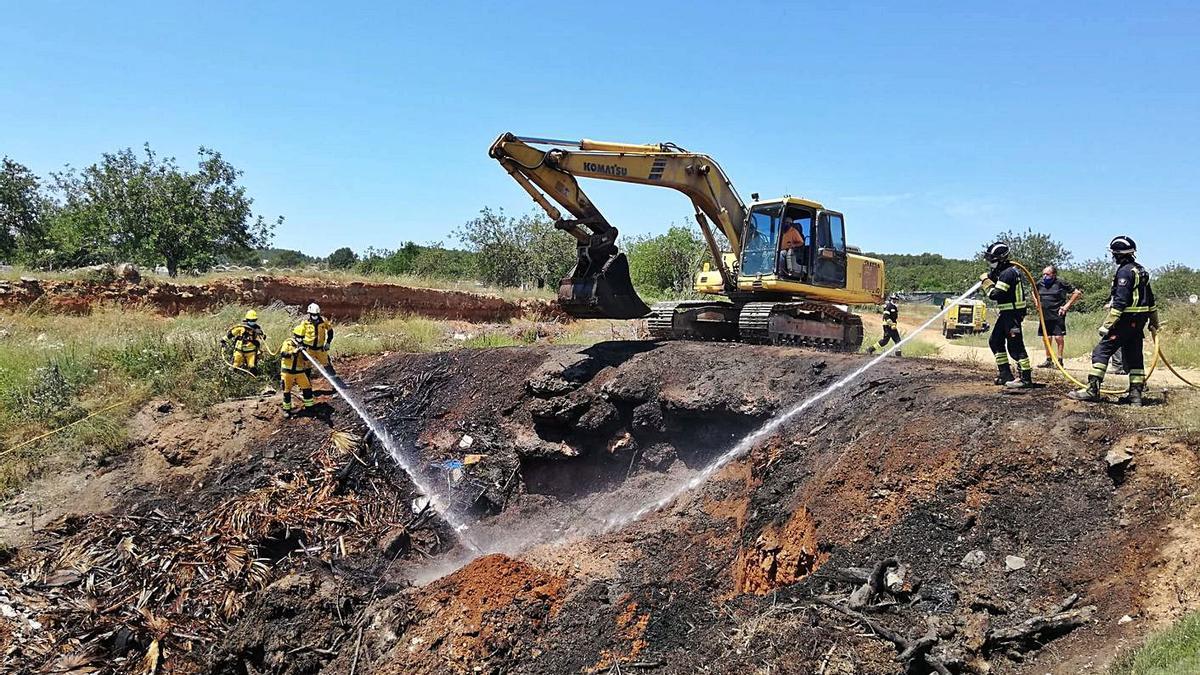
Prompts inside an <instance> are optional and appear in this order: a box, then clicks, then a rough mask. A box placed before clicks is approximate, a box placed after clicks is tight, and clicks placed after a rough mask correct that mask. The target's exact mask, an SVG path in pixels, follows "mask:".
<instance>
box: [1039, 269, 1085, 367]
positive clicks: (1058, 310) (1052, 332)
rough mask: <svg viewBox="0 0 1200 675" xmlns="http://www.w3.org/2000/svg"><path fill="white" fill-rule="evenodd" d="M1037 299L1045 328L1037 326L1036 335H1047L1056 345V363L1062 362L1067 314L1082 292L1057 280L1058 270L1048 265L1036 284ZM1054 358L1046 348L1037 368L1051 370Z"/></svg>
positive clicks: (1048, 348)
mask: <svg viewBox="0 0 1200 675" xmlns="http://www.w3.org/2000/svg"><path fill="white" fill-rule="evenodd" d="M1037 292H1038V297H1039V298H1041V301H1042V313H1043V314H1044V315H1045V316H1046V326H1045V328H1044V329H1043V327H1042V326H1041V325H1039V326H1038V335H1039V336H1040V335H1043V334H1045V335H1049V336H1050V339H1051V340H1053V341H1054V343H1055V344H1056V345H1058V362H1059V363H1062V360H1063V342H1064V341H1065V339H1066V335H1067V312H1068V311H1070V309H1071V306H1072V305H1074V304H1075V303H1076V302H1077V301H1078V300H1079V298H1080V297H1081V296H1082V295H1083V291H1081V290H1079V289H1077V288H1075V287H1074V286H1072V285H1071V284H1070V283H1068V282H1066V281H1063V280H1062V279H1059V278H1058V268H1057V267H1055V266H1054V265H1050V266H1049V267H1047V268H1046V269H1044V270H1042V280H1041V281H1039V282H1038V287H1037ZM1053 358H1054V357H1053V356H1052V355H1051V354H1050V347H1049V346H1047V347H1046V360H1045V361H1043V362H1042V363H1041V365H1039V366H1038V367H1039V368H1053V367H1054V361H1053V360H1052V359H1053Z"/></svg>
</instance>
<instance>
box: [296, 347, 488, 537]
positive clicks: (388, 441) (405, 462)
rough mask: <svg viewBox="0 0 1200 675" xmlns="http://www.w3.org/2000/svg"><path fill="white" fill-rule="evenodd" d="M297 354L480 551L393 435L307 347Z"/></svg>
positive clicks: (458, 533)
mask: <svg viewBox="0 0 1200 675" xmlns="http://www.w3.org/2000/svg"><path fill="white" fill-rule="evenodd" d="M300 353H301V354H304V358H306V359H308V362H309V363H311V364H312V365H313V367H314V368H316V369H317V372H319V373H320V374H321V377H323V378H325V380H326V381H327V382H329V384H330V386H332V387H333V388H334V390H336V391H337V393H338V396H341V397H342V400H343V401H345V402H346V403H347V404H348V405H349V406H350V407H351V408H352V409H353V410H354V412H355V413H357V414H358V416H359V417H360V418H362V421H363V423H365V424H366V425H367V428H368V429H370V431H371V433H372V434H374V435H375V438H377V439H379V442H380V443H382V444H383V447H384V449H385V450H387V452H388V454H389V455H391V457H392V460H393V461H395V462H396V465H397V466H399V467H400V468H401V469H403V470H404V473H406V474H408V478H409V480H410V481H412V484H413V485H414V486H415V487H416V488H417V490H418V491H420V492H421V494H422V495H424V496H425V498H426V499H428V500H429V506H430V508H432V509H433V510H434V511H436V512H437V513H438V515H440V516H441V517H442V519H443V520H445V521H446V523H447V524H448V525H449V526H450V528H451V529H452V530H454V534H455V535H456V536H457V537H458V538H459V540H460V541H461V542H462V543H463V545H464V546H466V547H467V548H469V549H471V550H472V551H474V552H476V553H481V552H482V551H480V549H479V547H478V546H476V545H475V544H474V542H472V541H471V540H470V538H469V537H467V527H468V526H467V523H466V522H465V521H463V519H462V518H461V517H459V515H458V514H457V513H455V512H454V509H453V508H452V507H451V506H450V504H449V503H447V502H446V500H445V499H444V498H443V497H442V495H440V494H439V493H438V492H437V491H436V490H434V489H433V485H432V484H430V483H429V481H428V480H426V479H425V477H424V476H423V475H422V474H421V471H420V468H419V467H417V466H415V465H414V464H413V462H412V460H411V459H410V458H409V457H407V456H406V455H405V454H404V453H403V452H400V447H399V445H398V444H397V443H396V441H395V440H394V439H393V438H392V435H391V434H390V433H388V430H387V429H385V428H384V427H383V425H381V424H380V423H379V422H378V421H376V419H375V418H374V417H372V416H371V414H370V413H368V412H367V409H366V407H365V406H363V404H362V403H361V402H360V401H359V400H358V399H357V398H355V397H354V395H353V394H351V393H350V391H349V390H348V389H346V388H345V387H343V386H342V385H341V383H340V382H338V380H337V379H336V378H334V377H333V376H331V375H330V374H329V371H327V370H325V368H323V367H322V366H321V364H319V363H317V361H316V359H314V358H313V357H312V356H311V355H310V354H309V353H308V351H307V350H301V352H300Z"/></svg>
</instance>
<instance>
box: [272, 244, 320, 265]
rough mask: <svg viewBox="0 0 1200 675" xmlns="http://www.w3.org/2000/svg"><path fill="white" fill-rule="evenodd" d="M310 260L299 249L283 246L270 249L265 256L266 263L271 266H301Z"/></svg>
mask: <svg viewBox="0 0 1200 675" xmlns="http://www.w3.org/2000/svg"><path fill="white" fill-rule="evenodd" d="M312 260H313V259H312V258H310V257H308V256H306V255H304V254H303V253H301V252H300V251H293V250H291V249H286V248H284V249H277V250H274V251H272V252H271V253H270V255H269V257H268V258H267V261H268V262H267V264H268V265H269V266H271V267H303V266H305V265H307V264H308V263H310V262H312Z"/></svg>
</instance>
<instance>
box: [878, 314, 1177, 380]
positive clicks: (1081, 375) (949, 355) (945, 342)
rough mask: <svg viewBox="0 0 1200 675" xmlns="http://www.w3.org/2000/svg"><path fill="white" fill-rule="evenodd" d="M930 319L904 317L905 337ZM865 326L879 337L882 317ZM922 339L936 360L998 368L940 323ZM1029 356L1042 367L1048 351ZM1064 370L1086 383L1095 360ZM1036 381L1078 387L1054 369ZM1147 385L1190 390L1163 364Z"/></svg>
mask: <svg viewBox="0 0 1200 675" xmlns="http://www.w3.org/2000/svg"><path fill="white" fill-rule="evenodd" d="M930 315H931V314H930V313H927V314H925V315H924V317H922V316H921V315H920V314H918V316H917V317H912V316H905V315H904V314H901V317H900V322H899V323H900V330H901V333H902V334H903V335H908V334H909V332H911V331H912V330H915V329H916V328H917V327H918V326H920V325H921V324H922V323H924V321H925V318H928V316H930ZM863 324H864V326H865V327H866V328H867V331H868V332H870V331H875V333H876V334H878V333H879V331H880V330H881V325H882V324H881V321H880V318H879V316H878V315H871V314H868V315H865V316H863ZM1025 329H1026V330H1028V331H1031V334H1036V332H1037V324H1036V323H1035V322H1032V321H1027V322H1026V324H1025ZM919 339H920V340H921V341H923V342H926V343H928V344H930V345H932V346H934V347H935V348H936V350H937V352H936V354H933V355H932V358H938V359H945V360H947V361H956V362H963V363H968V364H971V365H973V366H979V367H994V365H993V364H995V360H994V359H993V357H992V352H991V350H990V349H989V348H988V347H986V346H975V345H966V344H963V343H962V340H961V339H959V338H954V339H948V338H946V336H944V335H942V326H941V322H940V321H937V322H935V323H934V324H933V325H932V326H930V327H929V328H927V329H925V330H924V331H922V332H921V335H920V337H919ZM1029 356H1030V358H1031V359H1033V362H1034V365H1037V364H1040V363H1041V362H1042V361H1043V359H1044V358H1045V349H1044V348H1043V347H1042V346H1041V343H1040V342H1039V343H1038V344H1036V345H1032V346H1030V348H1029ZM1146 358H1147V362H1146V366H1147V368H1148V367H1149V366H1150V353H1149V350H1147V355H1146ZM1063 366H1064V367H1065V368H1066V370H1067V372H1069V373H1070V374H1071V375H1072V376H1074V377H1075V378H1076V379H1077V380H1079V381H1081V382H1086V381H1087V376H1088V372H1089V371H1090V370H1091V358H1090V357H1089V356H1087V355H1084V356H1077V357H1073V358H1067V359H1065V360H1064V361H1063ZM1175 370H1177V371H1178V372H1179V373H1180V374H1181V375H1183V377H1184V378H1186V379H1187V380H1188V381H1190V382H1195V383H1200V369H1195V368H1181V367H1178V366H1176V367H1175ZM1034 377H1035V378H1036V379H1037V380H1038V381H1041V382H1047V383H1054V384H1058V385H1062V386H1071V387H1073V386H1074V385H1073V384H1072V383H1070V382H1069V381H1068V380H1067V379H1066V378H1064V377H1063V376H1062V374H1061V373H1059V372H1058V370H1057V369H1053V368H1038V369H1036V370H1035V374H1034ZM1146 382H1147V385H1148V386H1149V387H1150V388H1151V389H1152V390H1154V389H1184V388H1187V385H1186V384H1184V383H1183V382H1180V381H1179V379H1178V378H1177V377H1175V375H1173V374H1172V373H1171V372H1170V371H1169V370H1168V369H1167V368H1166V367H1165V366H1163V365H1162V364H1161V363H1160V364H1159V365H1158V366H1157V367H1156V368H1155V370H1154V371H1153V372H1151V373H1150V376H1149V377H1148V378H1147V380H1146ZM1128 385H1129V378H1128V377H1126V376H1124V375H1115V374H1110V375H1109V376H1108V377H1106V378H1105V387H1106V388H1108V387H1112V388H1115V389H1123V388H1125V387H1127V386H1128Z"/></svg>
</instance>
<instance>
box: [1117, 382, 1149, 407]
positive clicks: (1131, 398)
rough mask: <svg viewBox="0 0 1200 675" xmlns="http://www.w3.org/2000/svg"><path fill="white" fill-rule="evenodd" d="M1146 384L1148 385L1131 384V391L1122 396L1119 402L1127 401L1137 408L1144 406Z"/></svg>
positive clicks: (1126, 402)
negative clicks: (1143, 394)
mask: <svg viewBox="0 0 1200 675" xmlns="http://www.w3.org/2000/svg"><path fill="white" fill-rule="evenodd" d="M1145 386H1146V385H1144V384H1140V383H1139V384H1131V385H1129V393H1127V394H1125V395H1124V396H1122V397H1121V400H1120V401H1119V403H1125V404H1128V405H1131V406H1133V407H1135V408H1140V407H1142V389H1143V388H1144V387H1145Z"/></svg>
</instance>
